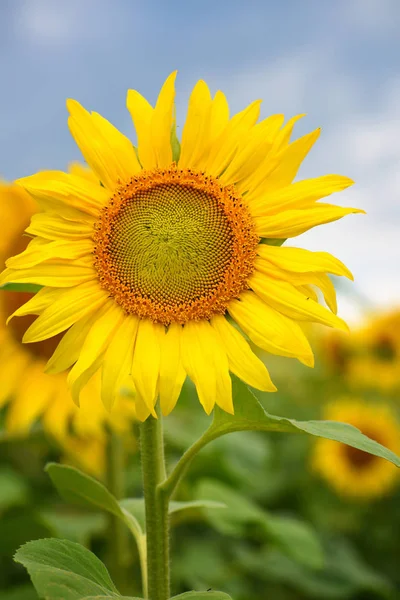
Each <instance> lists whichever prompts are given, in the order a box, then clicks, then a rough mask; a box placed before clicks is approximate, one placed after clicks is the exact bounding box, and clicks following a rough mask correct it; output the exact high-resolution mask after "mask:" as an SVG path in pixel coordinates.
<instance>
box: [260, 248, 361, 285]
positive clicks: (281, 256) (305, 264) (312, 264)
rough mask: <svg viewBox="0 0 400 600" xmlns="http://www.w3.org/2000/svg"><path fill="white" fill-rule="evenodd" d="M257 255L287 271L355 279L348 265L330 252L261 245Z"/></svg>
mask: <svg viewBox="0 0 400 600" xmlns="http://www.w3.org/2000/svg"><path fill="white" fill-rule="evenodd" d="M257 254H258V255H259V257H261V259H264V260H265V261H269V262H270V263H272V264H274V265H276V266H277V267H279V268H281V269H284V270H285V271H293V272H294V273H306V272H310V271H313V272H316V273H332V275H344V276H345V277H348V279H353V276H352V274H351V272H350V271H349V270H348V268H347V267H346V265H344V264H343V263H342V262H341V261H340V260H339V259H337V258H335V257H334V256H332V254H329V253H328V252H312V251H310V250H304V249H303V248H291V247H288V246H269V245H268V244H260V245H259V246H258V248H257Z"/></svg>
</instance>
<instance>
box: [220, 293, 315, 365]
mask: <svg viewBox="0 0 400 600" xmlns="http://www.w3.org/2000/svg"><path fill="white" fill-rule="evenodd" d="M228 311H229V314H230V315H231V316H232V317H233V318H234V319H235V321H236V322H237V323H238V325H239V326H240V327H241V329H243V331H244V332H245V333H247V335H248V336H249V338H250V339H251V341H252V342H253V343H254V344H255V345H256V346H258V347H259V348H262V349H263V350H266V351H267V352H271V353H272V354H278V355H279V356H292V357H294V358H298V359H299V360H300V361H301V362H303V363H304V364H306V365H308V366H313V364H314V361H313V353H312V350H311V348H310V344H309V342H308V340H307V338H306V336H305V335H304V332H303V331H302V329H301V327H300V326H299V324H298V323H296V322H295V321H293V320H291V319H289V318H288V317H285V315H282V314H281V313H279V312H278V311H276V310H274V309H273V308H271V307H270V306H268V305H267V304H265V302H263V301H262V300H261V299H260V298H258V297H257V296H256V295H255V294H254V293H252V292H243V293H242V294H241V295H240V300H232V301H231V302H230V304H229V306H228Z"/></svg>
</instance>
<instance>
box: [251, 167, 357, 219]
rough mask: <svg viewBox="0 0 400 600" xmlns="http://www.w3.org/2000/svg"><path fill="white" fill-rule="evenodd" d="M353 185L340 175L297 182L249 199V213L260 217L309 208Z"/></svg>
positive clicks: (351, 181)
mask: <svg viewBox="0 0 400 600" xmlns="http://www.w3.org/2000/svg"><path fill="white" fill-rule="evenodd" d="M353 183H354V181H353V180H352V179H349V178H348V177H343V176H342V175H324V176H323V177H315V178H314V179H305V180H303V181H297V182H296V183H292V184H290V185H287V186H285V187H282V188H279V189H276V190H274V191H272V192H267V193H264V192H263V193H262V194H260V195H259V196H255V197H253V199H250V206H251V213H252V214H253V215H258V216H260V217H261V216H265V215H270V214H274V213H279V212H282V211H286V210H290V209H301V208H311V207H312V204H313V203H314V202H315V201H316V200H319V199H320V198H325V197H326V196H330V195H331V194H333V193H335V192H340V191H342V190H344V189H346V188H348V187H349V186H351V185H353Z"/></svg>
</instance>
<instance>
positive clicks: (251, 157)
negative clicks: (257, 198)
mask: <svg viewBox="0 0 400 600" xmlns="http://www.w3.org/2000/svg"><path fill="white" fill-rule="evenodd" d="M282 120H283V115H272V116H271V117H268V118H267V119H264V121H262V122H261V123H258V124H257V125H255V126H254V127H253V128H252V129H250V131H249V132H248V136H247V138H245V139H244V141H243V147H242V148H239V150H238V152H237V153H236V154H235V156H234V157H233V159H232V161H231V163H230V164H229V165H228V167H227V168H226V170H225V171H224V172H223V174H222V175H221V177H220V179H221V181H222V183H224V185H230V184H232V183H238V182H239V181H241V180H243V179H246V178H247V177H249V176H250V175H252V174H253V173H254V171H255V170H256V169H257V168H258V167H259V166H260V164H261V163H262V161H263V160H264V158H265V157H266V155H267V154H268V152H269V151H270V150H271V148H272V145H273V135H274V133H275V131H276V130H277V129H279V127H280V124H281V123H282Z"/></svg>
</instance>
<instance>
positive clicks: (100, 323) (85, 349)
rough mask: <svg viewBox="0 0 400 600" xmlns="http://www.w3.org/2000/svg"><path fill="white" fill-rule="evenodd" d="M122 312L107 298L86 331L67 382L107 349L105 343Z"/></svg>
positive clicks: (122, 315)
mask: <svg viewBox="0 0 400 600" xmlns="http://www.w3.org/2000/svg"><path fill="white" fill-rule="evenodd" d="M124 314H125V313H124V311H123V310H122V308H121V307H120V306H119V305H118V304H116V303H115V302H114V300H112V299H108V300H107V302H106V303H105V304H104V306H103V307H102V308H101V309H100V311H98V315H97V318H96V319H95V320H94V321H93V324H92V326H91V328H90V329H89V331H88V333H87V336H86V339H85V340H84V342H83V345H82V347H81V351H80V353H79V358H78V360H77V362H76V363H75V365H74V366H73V367H72V369H71V371H70V373H69V375H68V382H70V381H75V380H76V379H78V377H80V376H81V375H82V373H84V371H87V369H89V368H90V366H91V365H92V364H93V363H94V362H95V361H96V360H97V359H98V357H99V356H100V354H102V352H104V351H105V350H106V349H107V344H108V342H109V340H110V339H111V338H112V336H113V334H114V333H115V331H116V329H117V328H118V326H119V324H120V322H121V321H122V319H123V318H124Z"/></svg>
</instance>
